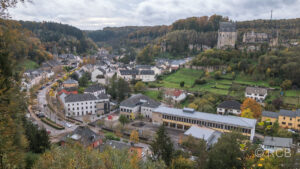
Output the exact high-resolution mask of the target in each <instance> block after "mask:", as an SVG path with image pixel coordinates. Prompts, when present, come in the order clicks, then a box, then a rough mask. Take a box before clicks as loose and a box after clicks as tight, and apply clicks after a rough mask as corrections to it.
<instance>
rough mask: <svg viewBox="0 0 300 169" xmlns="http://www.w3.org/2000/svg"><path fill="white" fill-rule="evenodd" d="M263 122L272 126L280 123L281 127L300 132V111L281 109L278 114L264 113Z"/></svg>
mask: <svg viewBox="0 0 300 169" xmlns="http://www.w3.org/2000/svg"><path fill="white" fill-rule="evenodd" d="M261 120H262V121H267V122H269V123H271V124H273V123H274V122H276V121H278V124H279V126H280V127H283V128H289V129H295V130H300V109H298V110H296V111H291V110H285V109H280V111H279V112H278V113H277V112H270V111H263V112H262V118H261Z"/></svg>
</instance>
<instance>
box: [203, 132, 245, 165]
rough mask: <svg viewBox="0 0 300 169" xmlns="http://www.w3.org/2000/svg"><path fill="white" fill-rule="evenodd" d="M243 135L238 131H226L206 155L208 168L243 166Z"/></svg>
mask: <svg viewBox="0 0 300 169" xmlns="http://www.w3.org/2000/svg"><path fill="white" fill-rule="evenodd" d="M242 140H243V136H242V135H241V134H239V133H226V134H223V135H222V136H221V138H219V140H218V142H217V143H216V144H215V145H214V146H213V147H212V149H211V151H210V152H209V155H208V156H209V157H208V166H207V167H208V168H224V169H230V168H243V161H242V159H243V158H244V157H243V152H242V151H241V146H240V145H241V144H242Z"/></svg>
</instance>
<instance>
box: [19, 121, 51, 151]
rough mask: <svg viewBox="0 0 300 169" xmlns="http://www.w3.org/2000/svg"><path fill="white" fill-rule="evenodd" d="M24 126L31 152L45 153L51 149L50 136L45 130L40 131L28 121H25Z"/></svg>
mask: <svg viewBox="0 0 300 169" xmlns="http://www.w3.org/2000/svg"><path fill="white" fill-rule="evenodd" d="M24 126H25V134H26V138H27V139H28V141H29V149H30V151H31V152H34V153H43V152H44V151H45V150H47V149H49V148H50V140H49V135H48V133H47V131H46V130H45V129H44V128H43V129H41V130H39V129H38V127H37V126H35V125H34V124H32V123H31V122H30V121H27V120H25V121H24Z"/></svg>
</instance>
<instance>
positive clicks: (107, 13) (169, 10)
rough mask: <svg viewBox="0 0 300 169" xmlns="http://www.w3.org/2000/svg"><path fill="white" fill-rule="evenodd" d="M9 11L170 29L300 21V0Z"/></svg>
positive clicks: (173, 1)
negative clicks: (186, 22)
mask: <svg viewBox="0 0 300 169" xmlns="http://www.w3.org/2000/svg"><path fill="white" fill-rule="evenodd" d="M31 1H33V3H25V4H21V3H20V4H18V5H17V7H15V8H12V9H10V10H9V13H10V15H11V17H12V18H13V19H16V20H30V21H55V22H61V23H65V24H70V25H73V26H76V27H78V28H80V29H85V30H95V29H102V28H103V27H107V26H111V27H115V26H133V25H137V26H152V25H169V24H171V23H172V22H174V21H176V20H178V19H183V18H187V17H192V16H203V15H206V16H210V15H213V14H218V15H223V16H228V17H229V18H230V19H232V20H252V19H269V18H270V15H271V10H273V18H274V19H282V18H297V17H300V10H299V7H300V0H31Z"/></svg>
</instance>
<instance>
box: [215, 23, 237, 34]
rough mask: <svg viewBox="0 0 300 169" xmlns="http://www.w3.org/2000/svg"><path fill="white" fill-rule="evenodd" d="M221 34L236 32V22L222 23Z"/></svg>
mask: <svg viewBox="0 0 300 169" xmlns="http://www.w3.org/2000/svg"><path fill="white" fill-rule="evenodd" d="M219 31H220V32H235V31H236V24H235V23H234V22H220V30H219Z"/></svg>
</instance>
